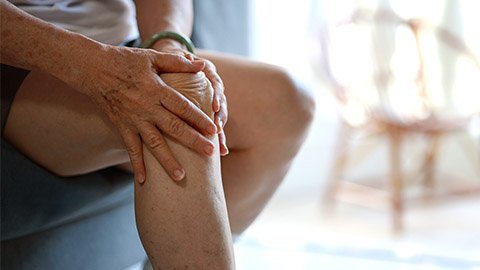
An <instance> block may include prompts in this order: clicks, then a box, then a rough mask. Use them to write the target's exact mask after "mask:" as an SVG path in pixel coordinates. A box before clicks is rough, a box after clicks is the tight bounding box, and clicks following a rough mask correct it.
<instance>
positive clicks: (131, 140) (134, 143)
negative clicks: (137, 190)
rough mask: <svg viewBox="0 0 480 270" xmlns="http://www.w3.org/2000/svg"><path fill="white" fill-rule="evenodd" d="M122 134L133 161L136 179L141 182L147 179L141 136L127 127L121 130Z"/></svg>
mask: <svg viewBox="0 0 480 270" xmlns="http://www.w3.org/2000/svg"><path fill="white" fill-rule="evenodd" d="M120 135H121V136H122V138H123V142H124V143H125V148H126V149H127V152H128V156H129V157H130V162H131V163H132V168H133V173H134V175H135V176H134V177H135V180H136V181H138V182H139V183H140V184H142V183H144V182H145V180H146V173H145V164H144V161H143V149H142V141H141V139H140V136H139V135H138V134H137V133H136V132H133V131H131V130H129V129H127V128H125V129H122V130H121V131H120Z"/></svg>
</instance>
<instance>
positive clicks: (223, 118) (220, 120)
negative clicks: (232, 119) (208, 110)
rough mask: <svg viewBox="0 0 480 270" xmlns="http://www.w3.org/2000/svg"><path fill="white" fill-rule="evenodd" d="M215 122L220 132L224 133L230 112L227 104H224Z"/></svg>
mask: <svg viewBox="0 0 480 270" xmlns="http://www.w3.org/2000/svg"><path fill="white" fill-rule="evenodd" d="M214 120H215V124H216V125H217V129H218V130H219V132H220V131H223V128H224V127H225V125H226V124H227V120H228V110H227V103H226V102H224V103H222V106H221V107H220V111H219V112H217V113H215V118H214Z"/></svg>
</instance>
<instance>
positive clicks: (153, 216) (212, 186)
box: [135, 74, 234, 269]
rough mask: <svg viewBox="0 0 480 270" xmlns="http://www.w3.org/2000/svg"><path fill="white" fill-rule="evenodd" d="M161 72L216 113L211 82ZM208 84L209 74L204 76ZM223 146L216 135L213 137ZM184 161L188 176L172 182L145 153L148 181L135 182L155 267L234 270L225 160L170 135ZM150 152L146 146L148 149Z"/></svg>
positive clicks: (141, 227) (143, 230) (139, 220)
mask: <svg viewBox="0 0 480 270" xmlns="http://www.w3.org/2000/svg"><path fill="white" fill-rule="evenodd" d="M166 75H167V76H162V78H163V79H164V81H165V82H166V83H167V84H170V85H171V86H173V87H174V88H175V89H177V90H179V91H180V92H182V93H183V94H184V95H186V96H187V97H189V98H190V99H191V100H192V101H197V104H199V106H200V107H201V109H202V110H204V111H205V112H207V113H208V114H209V115H210V116H211V117H213V112H212V109H211V108H212V106H211V104H212V97H213V90H212V88H211V86H210V85H209V84H208V85H206V86H193V87H190V88H189V87H188V85H185V83H183V84H182V83H179V81H180V82H182V81H183V82H185V81H186V82H187V84H189V81H192V80H191V78H190V77H194V76H196V75H193V74H175V75H174V77H176V78H178V79H179V81H178V80H175V79H176V78H173V79H172V78H171V77H172V76H171V74H166ZM202 79H203V80H202V81H204V82H206V81H205V80H206V78H202ZM211 139H212V140H213V141H214V143H215V145H216V149H218V140H217V138H216V137H215V138H211ZM167 143H168V145H169V146H170V148H171V150H172V151H173V153H175V155H176V156H177V157H178V159H179V162H180V164H183V166H184V168H185V171H186V178H185V179H184V180H183V181H182V182H179V183H177V182H173V181H171V180H170V179H169V176H168V175H167V174H166V172H165V171H164V170H163V169H162V168H161V167H159V166H158V163H157V161H156V160H155V158H154V157H153V156H152V155H151V154H150V153H149V152H147V154H146V155H145V162H146V169H147V181H146V183H145V184H144V185H140V184H138V183H135V209H136V217H137V226H138V230H139V232H140V237H141V239H142V242H143V245H144V247H145V248H146V250H147V252H148V254H149V258H150V261H151V263H152V264H153V265H154V266H155V269H180V268H181V269H233V268H234V259H233V249H232V240H231V234H230V226H229V223H228V217H227V209H226V204H225V196H224V194H223V187H222V182H221V175H220V158H219V155H218V154H216V155H214V156H213V157H210V158H206V157H203V156H200V155H198V154H196V153H194V152H192V151H191V150H189V149H188V148H186V147H184V146H182V145H180V144H178V143H176V142H174V141H172V140H169V139H167ZM145 150H146V148H145Z"/></svg>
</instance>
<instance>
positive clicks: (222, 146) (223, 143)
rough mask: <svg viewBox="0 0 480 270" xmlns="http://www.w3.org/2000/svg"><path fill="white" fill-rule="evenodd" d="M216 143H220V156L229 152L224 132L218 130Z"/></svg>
mask: <svg viewBox="0 0 480 270" xmlns="http://www.w3.org/2000/svg"><path fill="white" fill-rule="evenodd" d="M218 143H219V145H220V155H221V156H226V155H228V153H229V150H228V147H227V138H226V136H225V132H223V131H222V132H220V133H219V134H218Z"/></svg>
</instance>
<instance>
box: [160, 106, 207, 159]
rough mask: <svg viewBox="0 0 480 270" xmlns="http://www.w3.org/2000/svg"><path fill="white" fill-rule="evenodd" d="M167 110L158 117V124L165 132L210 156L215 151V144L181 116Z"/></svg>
mask: <svg viewBox="0 0 480 270" xmlns="http://www.w3.org/2000/svg"><path fill="white" fill-rule="evenodd" d="M167 114H168V113H167V112H163V113H158V114H157V115H162V117H161V118H157V119H156V125H157V126H158V128H159V129H160V130H162V131H163V132H164V133H165V134H167V135H169V136H170V137H172V138H173V139H175V140H176V141H178V142H179V143H181V144H182V145H184V146H186V147H188V148H190V149H192V150H193V151H195V152H197V153H199V154H203V155H207V156H210V155H212V154H213V151H214V147H215V146H214V144H213V143H212V142H211V141H210V140H208V139H207V138H205V137H204V136H203V135H202V134H200V133H199V132H198V131H196V130H195V129H193V128H192V127H190V126H189V125H187V124H186V123H185V122H183V121H182V120H181V119H180V118H178V117H176V116H175V115H173V114H169V115H167Z"/></svg>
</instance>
